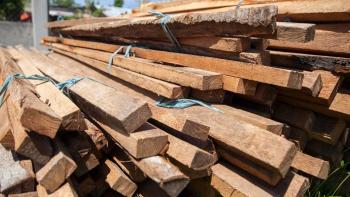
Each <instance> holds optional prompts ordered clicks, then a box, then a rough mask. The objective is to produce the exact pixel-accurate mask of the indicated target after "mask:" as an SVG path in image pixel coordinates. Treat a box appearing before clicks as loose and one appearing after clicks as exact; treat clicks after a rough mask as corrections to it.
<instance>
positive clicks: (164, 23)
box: [148, 10, 181, 49]
mask: <svg viewBox="0 0 350 197" xmlns="http://www.w3.org/2000/svg"><path fill="white" fill-rule="evenodd" d="M148 12H149V13H151V14H153V15H155V16H156V17H157V18H160V19H161V21H160V24H161V26H162V28H163V31H164V33H165V35H166V36H167V38H168V39H169V40H170V42H171V43H172V44H173V45H174V46H176V47H177V48H178V49H180V48H181V45H180V43H179V41H177V39H176V37H175V36H174V34H173V33H172V32H171V31H170V29H169V27H168V25H167V23H168V22H169V21H170V19H171V17H170V16H169V15H167V14H163V13H161V12H159V11H156V10H149V11H148Z"/></svg>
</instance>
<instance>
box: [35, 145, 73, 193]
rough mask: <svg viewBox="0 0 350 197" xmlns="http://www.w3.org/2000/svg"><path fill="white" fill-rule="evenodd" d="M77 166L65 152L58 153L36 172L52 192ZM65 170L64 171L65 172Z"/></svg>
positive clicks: (43, 184)
mask: <svg viewBox="0 0 350 197" xmlns="http://www.w3.org/2000/svg"><path fill="white" fill-rule="evenodd" d="M76 168H77V165H76V164H75V162H74V161H73V160H72V159H71V158H69V157H68V156H67V155H65V154H64V153H63V152H59V153H58V154H56V155H55V156H54V157H53V158H52V159H51V160H50V161H49V162H48V163H47V164H46V165H45V166H44V167H43V168H41V169H40V170H39V171H38V172H37V173H36V180H37V181H38V183H39V184H40V185H42V186H43V187H44V188H45V189H46V190H47V191H49V192H50V193H53V192H55V191H56V190H57V189H58V188H59V187H60V186H61V185H62V183H64V182H65V181H66V179H67V178H68V177H69V176H70V175H71V174H72V173H73V172H74V170H75V169H76ZM63 172H64V173H63Z"/></svg>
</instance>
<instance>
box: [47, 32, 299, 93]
mask: <svg viewBox="0 0 350 197" xmlns="http://www.w3.org/2000/svg"><path fill="white" fill-rule="evenodd" d="M45 40H48V42H50V43H51V42H52V40H54V39H52V38H48V39H45ZM65 41H67V42H65ZM48 42H47V43H48ZM55 42H61V41H60V40H59V39H55ZM62 42H63V43H64V44H67V43H69V44H70V45H71V46H76V45H79V46H81V47H85V48H95V49H99V48H100V50H104V51H115V50H117V49H118V48H119V47H120V46H118V45H110V44H99V43H96V42H86V41H77V40H75V41H74V40H67V39H64V40H63V41H62ZM50 43H48V45H53V46H61V45H58V44H55V43H52V44H50ZM65 48H67V47H65ZM72 49H73V47H71V50H72ZM68 50H69V49H68ZM82 50H83V49H81V51H82ZM87 50H88V49H85V50H84V51H87ZM131 51H132V52H133V53H135V54H136V57H140V58H144V59H150V60H154V61H161V62H168V63H172V64H177V65H182V66H186V67H192V68H198V69H203V70H208V71H213V72H217V73H221V74H224V75H229V76H234V77H239V78H243V79H248V80H253V81H258V82H262V83H268V84H272V85H276V86H281V87H287V88H292V89H301V87H302V79H303V74H302V73H300V72H296V71H292V70H285V69H279V68H272V67H268V66H263V65H259V64H250V63H243V62H239V61H233V60H225V59H220V58H213V57H204V56H198V55H189V54H181V53H173V52H166V51H157V50H151V49H142V48H136V47H134V48H132V49H131ZM94 52H96V51H94ZM92 54H94V53H92ZM95 54H96V53H95ZM107 57H109V56H108V55H107V56H106V58H104V61H106V60H108V58H107ZM266 73H268V74H266ZM267 76H269V77H267Z"/></svg>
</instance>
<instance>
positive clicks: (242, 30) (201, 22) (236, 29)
mask: <svg viewBox="0 0 350 197" xmlns="http://www.w3.org/2000/svg"><path fill="white" fill-rule="evenodd" d="M276 15H277V6H264V7H249V8H242V9H238V10H230V11H225V12H217V13H189V14H179V15H175V16H172V17H171V19H170V20H169V21H168V22H167V25H168V27H169V28H170V29H171V31H172V33H173V34H174V35H176V36H177V37H189V36H190V37H196V36H210V35H214V36H216V35H226V36H227V35H229V36H234V35H246V36H249V35H254V34H255V35H256V34H257V35H261V34H267V35H269V34H272V33H274V31H275V29H276V23H275V19H276ZM208 26H209V27H210V28H208ZM203 28H205V29H206V31H203V30H202V29H203ZM61 31H62V32H63V33H64V34H68V35H75V36H94V35H95V34H96V33H97V32H98V33H97V34H100V35H104V36H118V37H125V38H160V37H164V38H165V37H166V35H165V34H164V32H163V30H162V26H161V20H159V19H157V18H156V17H145V18H135V19H130V20H126V21H114V22H105V23H104V22H102V23H95V24H88V25H77V26H73V27H68V28H64V29H62V30H61Z"/></svg>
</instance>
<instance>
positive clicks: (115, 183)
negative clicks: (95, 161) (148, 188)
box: [105, 159, 137, 196]
mask: <svg viewBox="0 0 350 197" xmlns="http://www.w3.org/2000/svg"><path fill="white" fill-rule="evenodd" d="M105 165H106V166H107V169H108V170H109V172H108V174H107V177H106V182H107V183H108V185H109V186H110V187H111V188H112V189H113V190H115V191H117V192H118V193H120V194H122V195H124V196H133V194H134V193H135V191H136V189H137V185H136V184H135V183H134V182H132V181H131V180H130V179H129V178H128V177H127V176H126V175H125V174H124V173H123V171H122V170H121V169H120V168H119V167H118V166H117V165H116V164H115V163H113V162H112V161H110V160H108V159H107V160H106V161H105Z"/></svg>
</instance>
